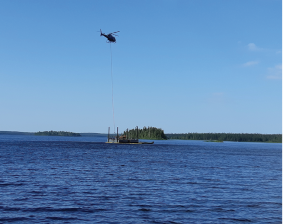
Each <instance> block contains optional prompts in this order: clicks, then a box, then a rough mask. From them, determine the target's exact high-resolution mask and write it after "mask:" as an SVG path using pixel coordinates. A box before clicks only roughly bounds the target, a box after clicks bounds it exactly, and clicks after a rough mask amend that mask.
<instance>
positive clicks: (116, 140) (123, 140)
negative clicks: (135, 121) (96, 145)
mask: <svg viewBox="0 0 300 224" xmlns="http://www.w3.org/2000/svg"><path fill="white" fill-rule="evenodd" d="M138 130H139V129H138V127H136V138H128V129H127V132H126V135H125V134H124V135H121V136H119V133H118V127H117V136H114V137H110V133H109V132H110V128H108V135H107V142H106V143H111V144H134V145H141V144H153V143H154V141H152V142H140V141H139V131H138Z"/></svg>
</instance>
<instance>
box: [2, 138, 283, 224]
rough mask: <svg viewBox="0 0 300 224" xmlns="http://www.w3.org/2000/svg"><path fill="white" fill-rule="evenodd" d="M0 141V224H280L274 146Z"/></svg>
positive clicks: (278, 172)
mask: <svg viewBox="0 0 300 224" xmlns="http://www.w3.org/2000/svg"><path fill="white" fill-rule="evenodd" d="M105 140H106V139H105V138H101V137H94V138H93V137H77V138H76V137H44V136H9V135H0V174H1V175H0V223H11V222H14V223H247V222H251V223H281V221H282V178H281V177H282V160H281V157H282V155H281V153H282V144H276V143H238V142H224V143H213V142H202V141H180V140H168V141H155V144H154V145H113V144H105V143H104V141H105Z"/></svg>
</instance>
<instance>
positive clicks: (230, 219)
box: [218, 218, 252, 222]
mask: <svg viewBox="0 0 300 224" xmlns="http://www.w3.org/2000/svg"><path fill="white" fill-rule="evenodd" d="M218 219H225V220H229V221H237V222H252V221H251V220H250V219H243V218H240V219H236V218H218Z"/></svg>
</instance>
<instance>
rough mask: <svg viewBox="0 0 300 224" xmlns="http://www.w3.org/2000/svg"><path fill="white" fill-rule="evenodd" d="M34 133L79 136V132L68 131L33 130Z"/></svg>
mask: <svg viewBox="0 0 300 224" xmlns="http://www.w3.org/2000/svg"><path fill="white" fill-rule="evenodd" d="M34 135H42V136H70V137H80V136H81V135H80V134H79V133H74V132H69V131H39V132H35V133H34Z"/></svg>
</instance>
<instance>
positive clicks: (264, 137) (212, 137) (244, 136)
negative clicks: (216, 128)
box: [166, 133, 282, 143]
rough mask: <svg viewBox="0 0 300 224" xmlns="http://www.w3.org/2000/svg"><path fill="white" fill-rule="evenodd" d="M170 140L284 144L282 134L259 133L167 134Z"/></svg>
mask: <svg viewBox="0 0 300 224" xmlns="http://www.w3.org/2000/svg"><path fill="white" fill-rule="evenodd" d="M166 136H167V138H168V139H182V140H205V141H215V142H223V141H232V142H270V143H282V134H258V133H253V134H249V133H182V134H166Z"/></svg>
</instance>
